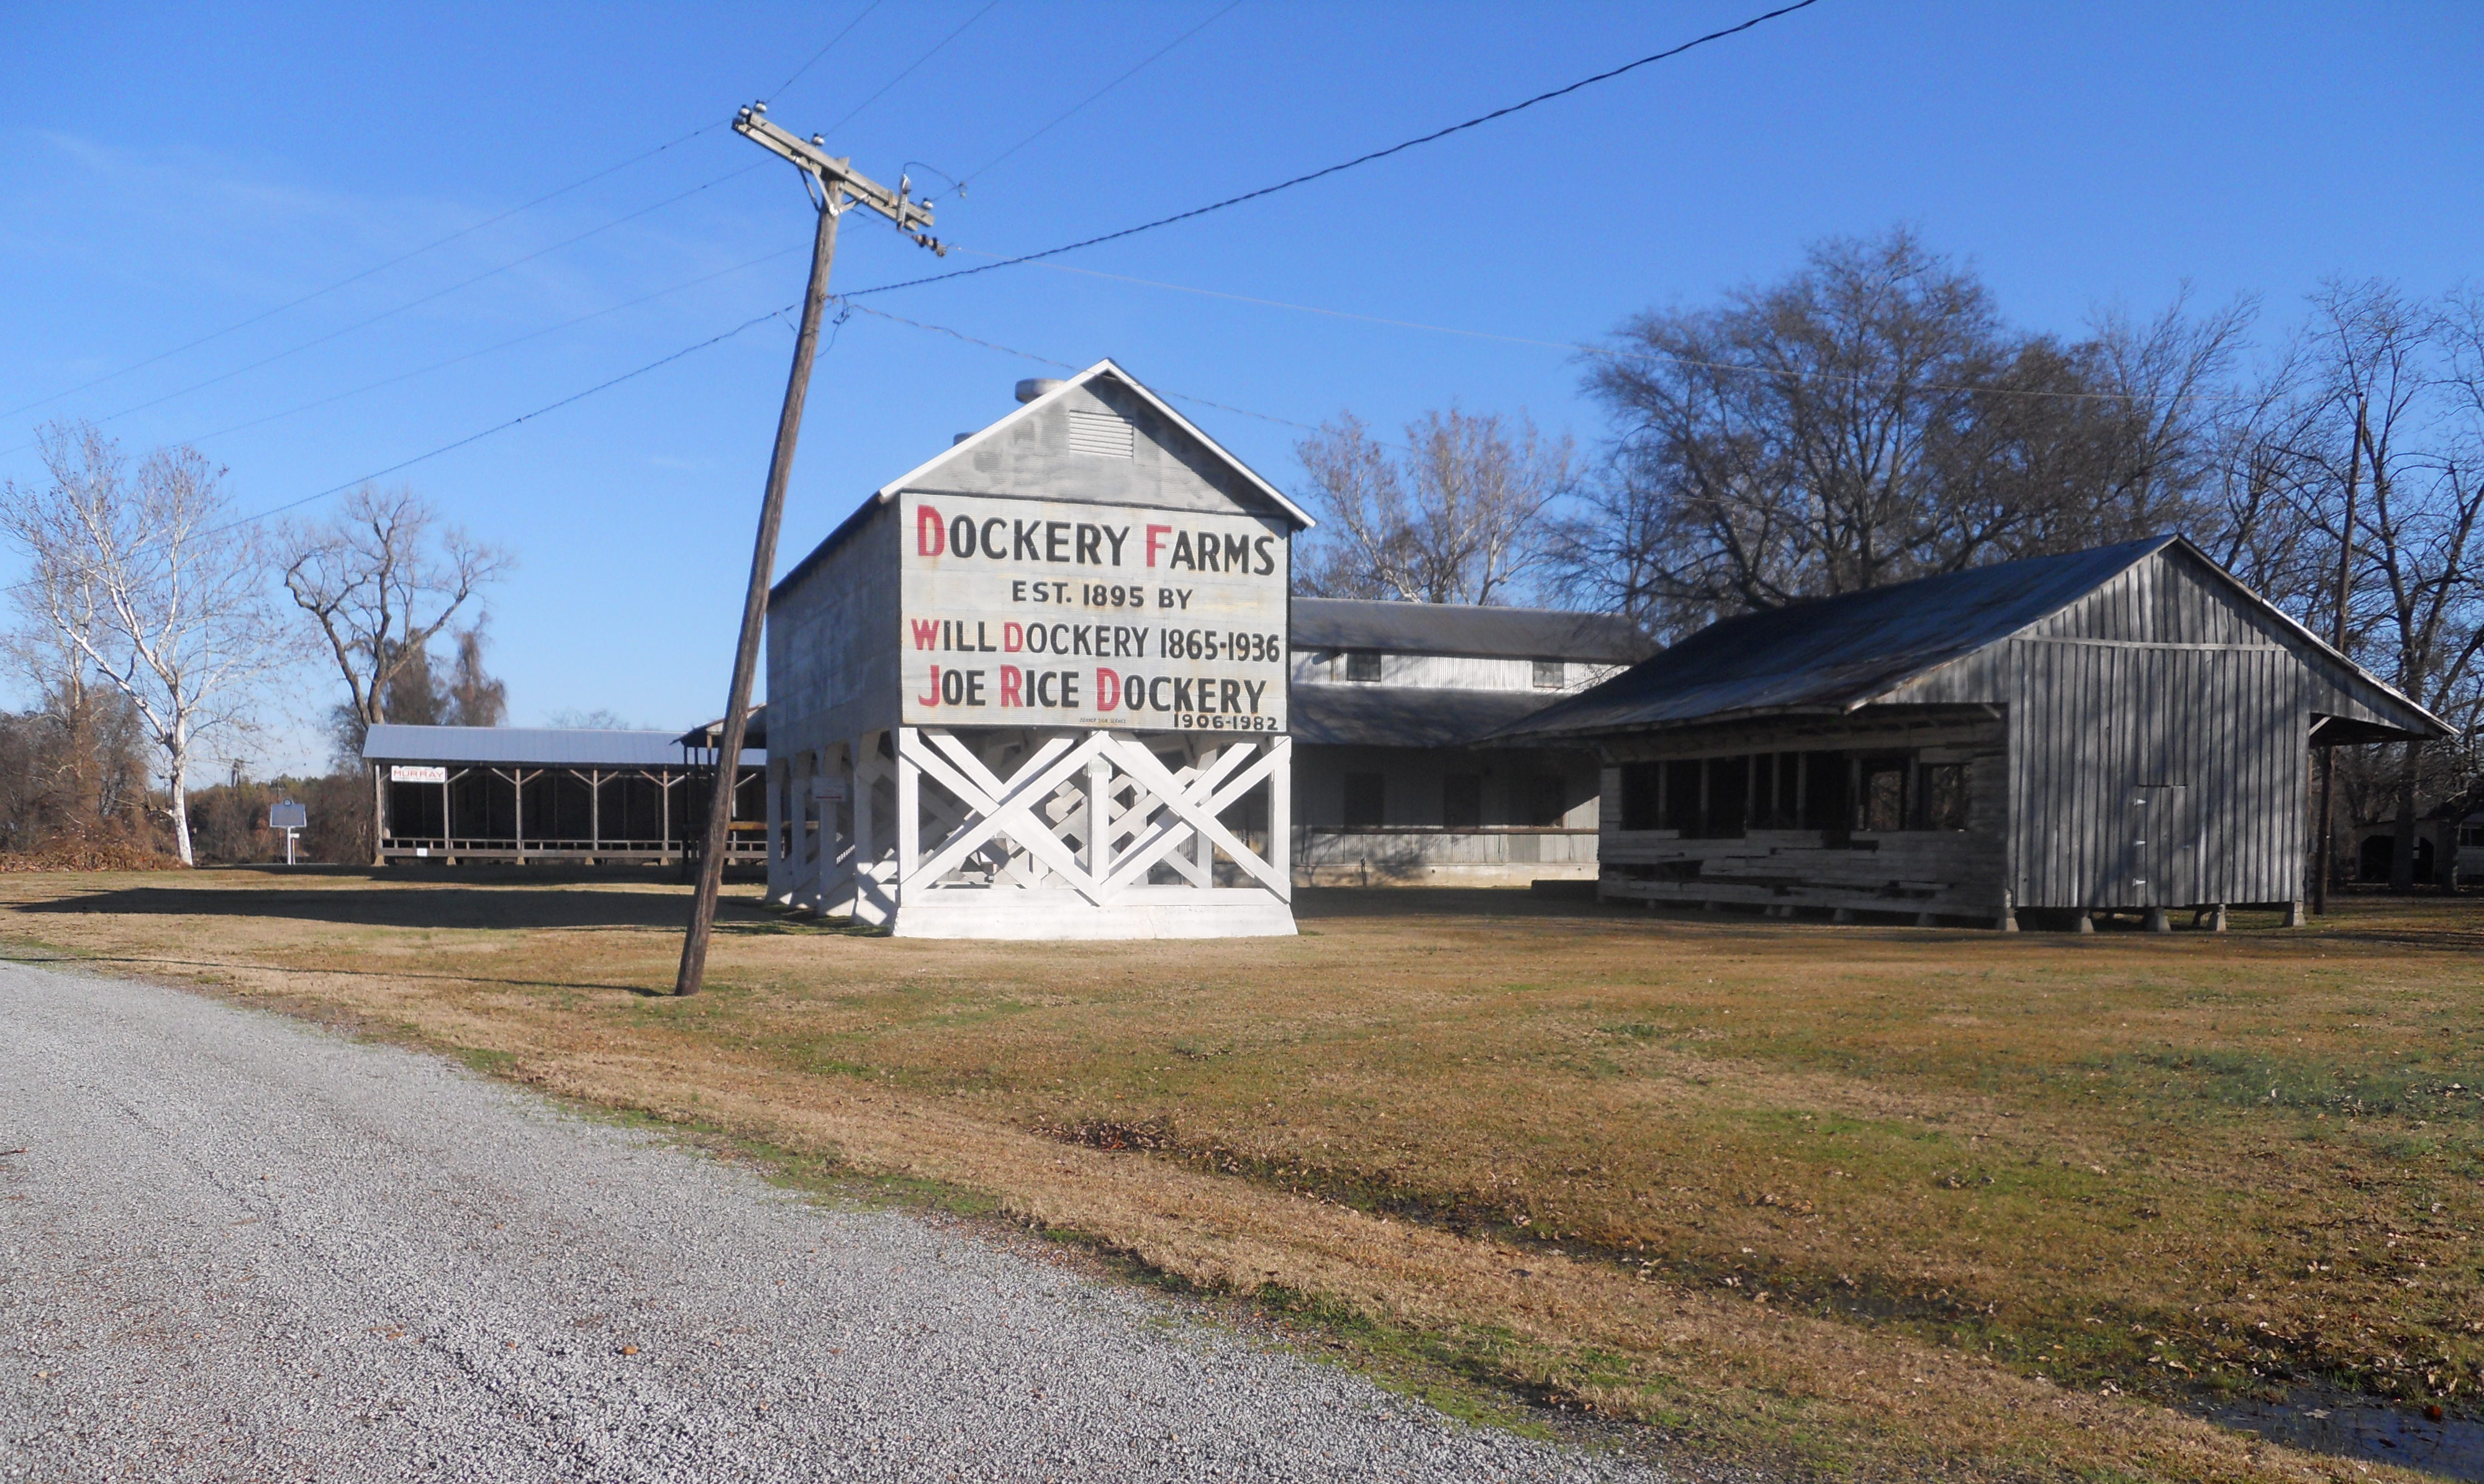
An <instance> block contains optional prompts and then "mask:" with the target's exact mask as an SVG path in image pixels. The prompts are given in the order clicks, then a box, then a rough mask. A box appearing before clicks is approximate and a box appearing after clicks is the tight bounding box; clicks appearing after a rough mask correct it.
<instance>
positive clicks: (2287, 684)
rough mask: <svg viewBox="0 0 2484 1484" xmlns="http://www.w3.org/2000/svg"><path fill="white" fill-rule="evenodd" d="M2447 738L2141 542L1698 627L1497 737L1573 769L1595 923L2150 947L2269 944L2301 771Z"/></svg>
mask: <svg viewBox="0 0 2484 1484" xmlns="http://www.w3.org/2000/svg"><path fill="white" fill-rule="evenodd" d="M2449 733H2450V729H2449V728H2448V727H2446V726H2445V725H2444V724H2443V723H2442V722H2441V721H2440V719H2439V718H2437V717H2435V716H2433V715H2431V714H2430V713H2428V712H2426V711H2424V710H2423V709H2422V708H2420V707H2418V706H2417V705H2415V704H2414V703H2413V702H2412V701H2410V700H2408V699H2407V698H2406V697H2405V696H2403V695H2401V694H2399V693H2398V692H2397V691H2395V690H2393V689H2391V688H2390V687H2388V686H2386V685H2384V684H2382V683H2381V682H2380V681H2379V680H2377V679H2375V678H2374V677H2373V676H2372V675H2370V674H2369V673H2367V672H2366V671H2364V670H2363V668H2361V667H2360V666H2358V665H2356V664H2355V663H2354V662H2353V661H2349V660H2348V659H2346V658H2345V657H2344V656H2341V655H2339V654H2338V653H2337V652H2336V651H2335V650H2333V649H2332V648H2330V647H2329V646H2328V645H2327V644H2325V643H2323V642H2321V641H2320V640H2319V639H2318V638H2316V637H2314V636H2313V635H2312V634H2310V633H2309V632H2308V631H2307V630H2305V629H2304V628H2303V627H2302V626H2301V625H2299V624H2297V623H2295V622H2294V621H2293V620H2292V619H2290V618H2288V617H2286V616H2285V614H2284V613H2282V611H2280V610H2279V609H2278V608H2277V607H2274V606H2273V605H2271V604H2270V603H2268V602H2267V601H2266V600H2264V599H2262V598H2260V597H2259V596H2258V595H2257V594H2255V593H2254V592H2252V591H2251V590H2250V589H2249V588H2247V587H2245V586H2244V585H2243V584H2242V583H2241V582H2240V581H2238V580H2235V579H2234V578H2233V577H2232V576H2231V575H2229V574H2228V573H2227V572H2226V571H2225V570H2224V569H2222V568H2221V567H2219V566H2218V565H2217V564H2216V563H2215V562H2214V561H2212V560H2210V559H2209V558H2208V556H2207V555H2206V554H2204V553H2201V551H2200V550H2199V549H2198V548H2197V547H2194V546H2193V545H2191V543H2189V542H2188V541H2186V540H2183V539H2182V538H2180V537H2177V536H2165V537H2157V538H2154V539H2150V540H2145V541H2135V542H2128V543H2124V544H2122V545H2118V546H2110V547H2101V548H2097V549H2095V550H2093V551H2087V552H2079V553H2072V554H2069V555H2065V556H2052V557H2039V558H2033V559H2030V560H2025V561H2016V562H2009V563H2006V564H2003V565H1999V566H1993V567H1985V568H1981V569H1978V570H1975V571H1970V572H1962V573H1957V574H1954V575H1950V576H1944V577H1934V578H1926V579H1924V580H1919V581H1913V582H1906V583H1903V584H1900V585H1896V586H1891V587H1883V588H1877V589H1873V590H1871V591H1866V592H1859V593H1851V594H1848V595H1845V596H1842V597H1836V598H1827V599H1821V600H1817V601H1813V602H1807V603H1798V604H1794V605H1790V606H1788V607H1781V608H1775V609H1771V610H1769V611H1766V612H1760V613H1753V614H1748V615H1745V616H1742V617H1738V618H1730V619H1726V620H1724V621H1723V622H1720V623H1717V624H1715V625H1713V626H1711V627H1710V628H1708V629H1705V630H1702V631H1701V632H1700V633H1698V634H1693V635H1692V636H1691V637H1689V638H1688V639H1686V640H1684V641H1683V642H1681V643H1680V644H1677V645H1674V646H1673V647H1672V648H1670V649H1667V650H1665V651H1664V652H1663V653H1661V654H1660V655H1658V656H1656V657H1655V658H1654V659H1652V660H1649V661H1646V662H1645V663H1642V664H1639V665H1636V666H1634V667H1633V668H1632V669H1630V670H1628V671H1626V672H1625V673H1623V674H1621V675H1619V676H1617V677H1615V678H1614V679H1612V680H1610V681H1607V682H1606V683H1605V684H1603V685H1601V686H1598V687H1596V688H1593V689H1590V690H1587V691H1585V692H1584V693H1582V694H1580V695H1579V696H1577V697H1575V698H1572V699H1570V700H1567V701H1563V702H1559V703H1556V704H1555V705H1553V706H1552V707H1550V708H1548V709H1546V710H1545V711H1543V712H1541V713H1539V714H1537V715H1534V716H1532V717H1530V718H1528V719H1527V720H1526V721H1524V722H1522V723H1519V724H1518V725H1517V726H1515V727H1512V728H1510V729H1507V730H1505V731H1504V732H1502V733H1501V734H1500V737H1501V739H1502V740H1504V741H1525V742H1539V743H1541V742H1584V743H1588V744H1591V745H1593V746H1594V747H1595V748H1596V749H1597V751H1598V752H1599V753H1600V754H1601V756H1602V759H1603V762H1604V764H1605V786H1604V788H1603V791H1602V794H1603V810H1602V814H1603V818H1602V822H1601V836H1600V841H1599V854H1600V857H1601V861H1602V875H1601V877H1600V885H1599V893H1600V895H1602V896H1603V897H1605V898H1606V899H1607V900H1612V901H1636V902H1645V903H1650V904H1655V903H1678V904H1707V905H1743V906H1757V907H1765V908H1769V909H1772V910H1775V911H1778V912H1782V913H1789V914H1790V913H1792V912H1793V911H1795V910H1797V909H1801V908H1823V909H1826V910H1828V911H1831V912H1833V913H1838V914H1841V915H1850V914H1852V913H1855V912H1861V911H1870V912H1903V913H1907V914H1911V915H1913V916H1915V917H1916V918H1917V919H1918V920H1919V921H1924V922H1934V921H1939V920H1941V919H1944V918H1951V919H1972V920H1976V921H1982V922H1987V923H1996V924H2000V925H2003V926H2015V921H2016V919H2015V914H2016V913H2017V912H2019V911H2021V910H2030V909H2051V910H2053V911H2055V912H2058V913H2060V914H2063V915H2064V916H2065V918H2066V919H2070V920H2074V921H2075V922H2076V923H2078V924H2080V925H2085V924H2087V923H2089V922H2090V921H2091V920H2092V918H2091V914H2093V913H2097V912H2107V911H2135V912H2141V913H2145V914H2147V919H2148V921H2149V924H2150V926H2152V927H2160V928H2161V927H2163V926H2164V925H2165V923H2166V914H2167V913H2168V911H2169V910H2171V909H2175V908H2192V909H2195V910H2197V911H2200V912H2201V913H2204V914H2210V916H2211V919H2212V920H2214V921H2218V922H2222V920H2223V911H2222V909H2223V908H2225V907H2228V906H2241V905H2246V904H2249V905H2260V906H2268V905H2275V906H2280V907H2283V908H2286V909H2287V910H2288V911H2289V913H2290V914H2292V916H2291V917H2290V918H2289V920H2299V917H2300V911H2301V903H2302V899H2303V896H2304V884H2305V870H2306V863H2307V854H2308V850H2307V846H2308V840H2307V828H2308V807H2307V797H2308V789H2309V776H2310V774H2309V757H2310V753H2311V750H2312V749H2313V748H2317V747H2327V746H2338V745H2348V744H2354V743H2361V742H2394V741H2402V740H2408V739H2433V738H2440V737H2444V736H2447V735H2449ZM2072 914H2075V915H2074V917H2073V916H2072Z"/></svg>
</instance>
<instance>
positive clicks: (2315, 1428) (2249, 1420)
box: [2208, 1391, 2484, 1481]
mask: <svg viewBox="0 0 2484 1484" xmlns="http://www.w3.org/2000/svg"><path fill="white" fill-rule="evenodd" d="M2208 1417H2209V1419H2210V1420H2211V1421H2215V1422H2221V1423H2223V1424H2224V1425H2226V1426H2228V1427H2233V1428H2239V1429H2241V1430H2242V1431H2244V1432H2250V1433H2257V1434H2259V1435H2260V1436H2261V1437H2263V1438H2266V1439H2268V1440H2269V1441H2270V1442H2272V1443H2282V1444H2290V1445H2291V1446H2294V1447H2298V1448H2307V1449H2309V1450H2310V1451H2312V1452H2315V1453H2331V1454H2336V1455H2340V1456H2343V1457H2347V1458H2369V1459H2377V1460H2380V1461H2382V1462H2386V1463H2392V1464H2396V1465H2398V1466H2399V1467H2401V1468H2406V1469H2420V1470H2422V1471H2424V1472H2426V1473H2433V1474H2438V1475H2440V1476H2441V1477H2443V1478H2444V1479H2467V1480H2476V1481H2484V1421H2478V1420H2476V1419H2475V1418H2472V1417H2444V1418H2443V1419H2441V1420H2440V1421H2438V1422H2436V1421H2433V1420H2432V1419H2430V1418H2429V1417H2424V1416H2423V1415H2422V1414H2421V1413H2419V1412H2400V1411H2399V1410H2397V1409H2396V1408H2394V1407H2387V1406H2383V1405H2381V1404H2379V1403H2377V1402H2371V1401H2365V1400H2363V1399H2361V1398H2348V1397H2338V1396H2328V1395H2322V1394H2320V1393H2318V1392H2300V1391H2299V1392H2296V1393H2295V1394H2294V1395H2293V1396H2292V1397H2291V1398H2289V1399H2288V1400H2285V1401H2282V1402H2256V1401H2255V1402H2234V1403H2230V1404H2228V1405H2226V1406H2222V1407H2217V1408H2215V1409H2213V1410H2211V1411H2210V1412H2209V1413H2208Z"/></svg>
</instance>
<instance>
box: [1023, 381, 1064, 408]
mask: <svg viewBox="0 0 2484 1484" xmlns="http://www.w3.org/2000/svg"><path fill="white" fill-rule="evenodd" d="M1063 385H1065V383H1064V382H1063V381H1062V380H1061V378H1060V377H1058V376H1030V377H1028V378H1027V379H1026V380H1024V381H1022V382H1019V383H1018V384H1017V399H1018V400H1019V401H1021V402H1032V401H1034V400H1035V399H1036V398H1037V397H1039V396H1041V395H1043V394H1044V393H1045V392H1047V391H1055V390H1057V389H1059V388H1060V387H1062V386H1063Z"/></svg>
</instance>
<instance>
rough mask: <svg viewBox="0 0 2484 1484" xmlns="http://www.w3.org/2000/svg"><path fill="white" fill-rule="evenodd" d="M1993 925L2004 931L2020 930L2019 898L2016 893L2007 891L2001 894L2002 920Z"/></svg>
mask: <svg viewBox="0 0 2484 1484" xmlns="http://www.w3.org/2000/svg"><path fill="white" fill-rule="evenodd" d="M1992 926H1993V927H1995V928H1997V929H1999V930H2000V931H2003V932H2015V931H2018V899H2017V897H2016V895H2015V894H2013V893H2011V892H2006V891H2005V892H2003V893H2002V894H2001V920H2000V921H1999V922H1996V923H1994V924H1993V925H1992Z"/></svg>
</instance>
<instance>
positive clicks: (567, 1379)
mask: <svg viewBox="0 0 2484 1484" xmlns="http://www.w3.org/2000/svg"><path fill="white" fill-rule="evenodd" d="M21 1146H22V1147H23V1151H22V1152H18V1153H12V1154H8V1155H5V1156H0V1477H6V1478H9V1479H45V1480H50V1479H78V1480H87V1479H98V1480H99V1479H106V1478H110V1479H121V1478H139V1479H148V1480H167V1481H169V1480H209V1479H212V1480H242V1479H268V1480H280V1479H284V1480H289V1479H319V1480H353V1479H392V1480H393V1479H401V1478H406V1477H410V1476H419V1477H436V1478H453V1479H459V1480H490V1481H502V1480H512V1481H516V1480H538V1479H541V1480H552V1479H560V1480H597V1481H602V1480H660V1479H661V1480H700V1481H708V1480H731V1479H801V1480H806V1481H808V1480H820V1479H880V1478H887V1479H900V1478H902V1479H946V1478H964V1479H1112V1480H1125V1479H1126V1480H1141V1479H1184V1480H1187V1479H1305V1480H1329V1479H1423V1480H1454V1479H1478V1480H1480V1479H1494V1480H1499V1479H1620V1478H1658V1477H1661V1475H1658V1474H1654V1473H1651V1472H1648V1471H1645V1470H1643V1469H1641V1468H1638V1467H1636V1466H1634V1465H1631V1464H1628V1463H1625V1462H1622V1461H1620V1460H1616V1459H1612V1458H1608V1457H1603V1456H1596V1455H1590V1454H1585V1453H1581V1452H1579V1451H1576V1450H1571V1449H1563V1448H1556V1447H1553V1446H1549V1445H1545V1444H1536V1443H1531V1442H1528V1441H1526V1440H1522V1439H1516V1438H1512V1437H1508V1436H1506V1435H1502V1434H1499V1433H1495V1432H1491V1431H1486V1430H1479V1429H1472V1428H1468V1427H1465V1426H1462V1425H1459V1424H1457V1423H1454V1422H1451V1421H1449V1420H1447V1419H1445V1418H1444V1417H1441V1416H1440V1415H1438V1414H1436V1413H1433V1412H1431V1411H1430V1410H1428V1409H1426V1408H1424V1407H1422V1406H1420V1405H1418V1404H1416V1403H1412V1402H1408V1401H1405V1400H1401V1399H1398V1398H1395V1397H1392V1396H1390V1395H1389V1394H1387V1393H1385V1392H1383V1391H1381V1390H1377V1389H1376V1388H1374V1387H1372V1386H1370V1385H1368V1384H1366V1383H1364V1382H1363V1381H1360V1380H1358V1379H1356V1378H1354V1377H1352V1376H1350V1375H1346V1374H1343V1373H1341V1372H1339V1371H1337V1370H1335V1369H1332V1368H1329V1367H1325V1366H1319V1365H1314V1364H1310V1363H1306V1362H1303V1361H1300V1360H1297V1359H1294V1358H1293V1357H1291V1356H1289V1355H1286V1354H1283V1353H1282V1352H1276V1351H1270V1350H1268V1349H1266V1348H1264V1347H1262V1346H1257V1345H1254V1344H1253V1343H1251V1342H1249V1341H1248V1340H1246V1339H1244V1338H1241V1337H1237V1336H1231V1335H1229V1334H1225V1333H1222V1332H1219V1331H1217V1330H1214V1329H1212V1328H1208V1327H1205V1326H1202V1325H1200V1324H1197V1323H1195V1322H1193V1321H1191V1320H1190V1319H1188V1318H1185V1317H1184V1316H1183V1315H1182V1314H1181V1313H1180V1312H1179V1311H1177V1310H1175V1309H1172V1308H1170V1307H1168V1306H1165V1305H1163V1304H1161V1303H1159V1302H1157V1301H1154V1300H1151V1299H1149V1298H1148V1297H1147V1296H1145V1295H1141V1294H1136V1293H1132V1292H1128V1291H1124V1290H1122V1289H1121V1288H1119V1287H1116V1286H1114V1285H1111V1284H1108V1283H1100V1282H1095V1281H1094V1280H1091V1279H1088V1278H1085V1277H1081V1276H1079V1275H1077V1274H1074V1273H1070V1272H1066V1271H1063V1270H1061V1269H1059V1268H1057V1267H1055V1266H1053V1265H1051V1264H1048V1263H1045V1262H1043V1261H1040V1260H1038V1259H1036V1258H1032V1257H1028V1256H1024V1255H1017V1254H1014V1253H1012V1252H1010V1251H1008V1250H1006V1249H1005V1248H1003V1247H999V1246H994V1245H990V1244H986V1243H984V1242H981V1241H977V1240H973V1239H969V1238H966V1237H962V1236H960V1235H959V1234H958V1232H956V1231H954V1230H943V1229H940V1228H937V1227H935V1226H932V1225H929V1224H926V1223H923V1222H920V1221H917V1220H914V1219H912V1218H909V1217H906V1216H903V1215H895V1214H886V1213H856V1212H836V1211H823V1210H820V1209H816V1208H814V1207H811V1206H808V1205H806V1204H804V1203H802V1202H801V1201H797V1200H795V1199H793V1198H791V1197H789V1196H786V1195H784V1194H783V1193H780V1192H777V1191H775V1190H773V1189H771V1188H769V1186H767V1185H765V1184H763V1183H761V1182H760V1181H758V1180H757V1179H755V1178H753V1177H752V1176H751V1175H749V1174H746V1173H743V1172H741V1171H738V1170H735V1169H733V1168H730V1167H727V1166H724V1165H720V1164H718V1163H717V1162H715V1161H714V1160H710V1159H706V1158H703V1157H700V1156H697V1155H695V1154H691V1153H688V1152H685V1151H683V1150H681V1149H679V1148H677V1147H671V1146H668V1145H666V1144H664V1143H662V1141H660V1140H657V1139H655V1138H651V1137H648V1136H645V1135H641V1134H636V1133H632V1132H629V1131H625V1130H619V1129H614V1128H610V1127H608V1126H605V1125H603V1124H600V1123H596V1122H592V1121H589V1120H582V1119H579V1118H577V1117H574V1116H571V1115H569V1114H566V1113H564V1112H562V1111H560V1110H559V1109H557V1108H555V1107H553V1106H551V1105H549V1104H547V1103H545V1102H543V1101H540V1100H538V1099H535V1098H532V1097H529V1096H527V1095H526V1094H525V1093H520V1092H516V1091H513V1090H510V1089H506V1088H502V1087H499V1086H496V1085H494V1084H492V1083H490V1082H487V1081H485V1080H483V1079H481V1078H478V1077H475V1076H473V1075H471V1074H469V1073H467V1072H465V1071H464V1070H463V1069H461V1068H457V1067H454V1066H449V1065H447V1064H446V1063H443V1062H440V1061H437V1060H433V1059H429V1058H425V1057H421V1056H418V1055H414V1054H411V1053H407V1052H403V1051H398V1050H393V1049H390V1048H386V1047H375V1046H369V1045H364V1044H360V1043H357V1042H354V1041H352V1040H349V1039H343V1038H340V1037H337V1036H332V1035H327V1034H324V1033H321V1032H319V1031H316V1030H314V1029H311V1028H309V1027H306V1026H303V1025H300V1024H298V1023H296V1022H293V1021H289V1020H286V1019H284V1018H281V1017H278V1016H273V1015H266V1014H260V1013H255V1012H248V1011H243V1010H238V1009H234V1008H232V1007H229V1006H227V1005H223V1004H219V1003H216V1002H214V1001H212V1000H207V999H202V998H199V997H196V996H191V995H185V994H181V993H177V992H175V991H171V990H165V989H160V988H155V987H151V986H148V985H134V984H127V983H121V982H117V981H113V980H109V979H101V978H94V977H88V976H84V975H77V974H67V973H59V972H53V971H49V970H42V969H35V968H29V967H25V966H16V965H0V1149H12V1150H14V1149H18V1148H19V1147H21Z"/></svg>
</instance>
